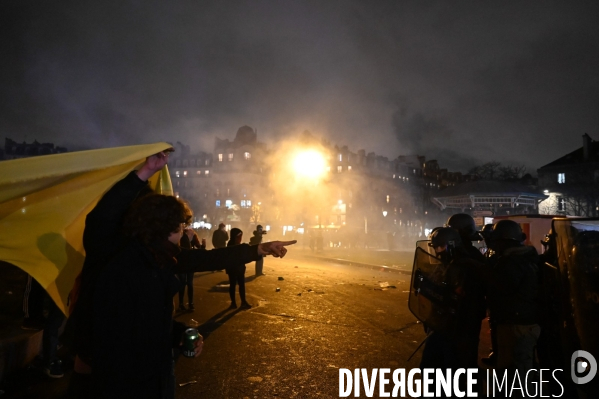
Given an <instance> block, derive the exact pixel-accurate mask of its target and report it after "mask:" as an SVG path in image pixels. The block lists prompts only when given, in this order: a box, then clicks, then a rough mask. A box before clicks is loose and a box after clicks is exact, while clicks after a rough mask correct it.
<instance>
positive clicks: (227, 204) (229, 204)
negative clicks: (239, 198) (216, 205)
mask: <svg viewBox="0 0 599 399" xmlns="http://www.w3.org/2000/svg"><path fill="white" fill-rule="evenodd" d="M231 205H233V201H231V200H226V201H225V206H226V207H227V208H230V207H231Z"/></svg>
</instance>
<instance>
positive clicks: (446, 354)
mask: <svg viewBox="0 0 599 399" xmlns="http://www.w3.org/2000/svg"><path fill="white" fill-rule="evenodd" d="M429 246H430V247H432V248H433V249H434V250H435V253H436V254H437V257H438V258H439V260H441V264H440V265H439V266H438V267H437V268H436V269H435V270H434V271H433V272H432V273H431V274H430V275H429V276H428V279H429V280H430V282H431V283H432V284H435V285H436V286H437V287H439V288H440V292H443V293H444V299H443V303H446V304H448V305H447V306H448V307H450V308H451V309H446V312H445V313H446V314H447V318H446V319H445V321H444V323H443V324H442V325H439V326H437V327H436V328H435V330H433V331H429V336H428V338H427V341H426V345H425V347H424V351H423V354H422V360H421V363H420V367H421V368H429V367H430V368H442V369H445V368H452V369H453V368H476V367H477V358H478V336H479V332H480V325H481V321H482V318H483V317H484V313H482V314H481V311H480V309H481V304H482V308H483V309H484V297H483V293H482V292H481V289H480V288H481V284H480V283H479V282H478V281H477V278H476V274H475V271H474V269H475V268H477V267H481V265H480V264H478V263H476V262H475V261H473V260H472V259H471V258H470V256H469V254H468V252H467V251H466V249H465V248H464V247H463V243H462V239H461V237H460V235H459V234H458V232H457V231H456V230H454V229H452V228H449V227H443V228H440V229H438V230H436V231H435V232H434V233H433V234H432V236H431V242H430V243H429Z"/></svg>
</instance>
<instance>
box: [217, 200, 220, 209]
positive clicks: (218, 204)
mask: <svg viewBox="0 0 599 399" xmlns="http://www.w3.org/2000/svg"><path fill="white" fill-rule="evenodd" d="M216 207H217V208H220V200H216Z"/></svg>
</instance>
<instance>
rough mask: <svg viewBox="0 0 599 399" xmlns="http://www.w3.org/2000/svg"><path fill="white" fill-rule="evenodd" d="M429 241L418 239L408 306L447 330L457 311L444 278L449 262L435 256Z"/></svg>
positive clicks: (425, 320) (429, 323) (432, 324)
mask: <svg viewBox="0 0 599 399" xmlns="http://www.w3.org/2000/svg"><path fill="white" fill-rule="evenodd" d="M428 242H429V241H418V242H417V243H416V251H415V253H414V264H413V267H412V282H411V284H410V296H409V298H408V307H409V309H410V311H411V312H412V314H414V316H416V318H418V320H420V321H422V322H423V323H424V324H425V325H426V326H428V327H430V328H432V329H433V330H436V331H447V330H448V329H449V327H450V324H451V321H452V318H453V316H454V315H455V312H456V308H457V298H456V296H455V295H453V294H452V290H451V289H450V288H449V287H448V286H447V284H446V281H445V275H446V271H447V265H445V264H444V263H442V262H441V261H440V260H439V259H438V258H437V257H436V256H435V254H434V250H433V249H432V248H430V247H429V246H428Z"/></svg>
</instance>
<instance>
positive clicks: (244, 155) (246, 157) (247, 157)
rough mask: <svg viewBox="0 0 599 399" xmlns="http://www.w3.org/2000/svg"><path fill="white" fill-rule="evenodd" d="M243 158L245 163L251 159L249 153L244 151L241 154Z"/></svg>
mask: <svg viewBox="0 0 599 399" xmlns="http://www.w3.org/2000/svg"><path fill="white" fill-rule="evenodd" d="M243 157H244V158H245V160H246V161H247V160H248V159H250V158H251V157H252V154H250V153H249V152H247V151H246V152H244V153H243Z"/></svg>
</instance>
